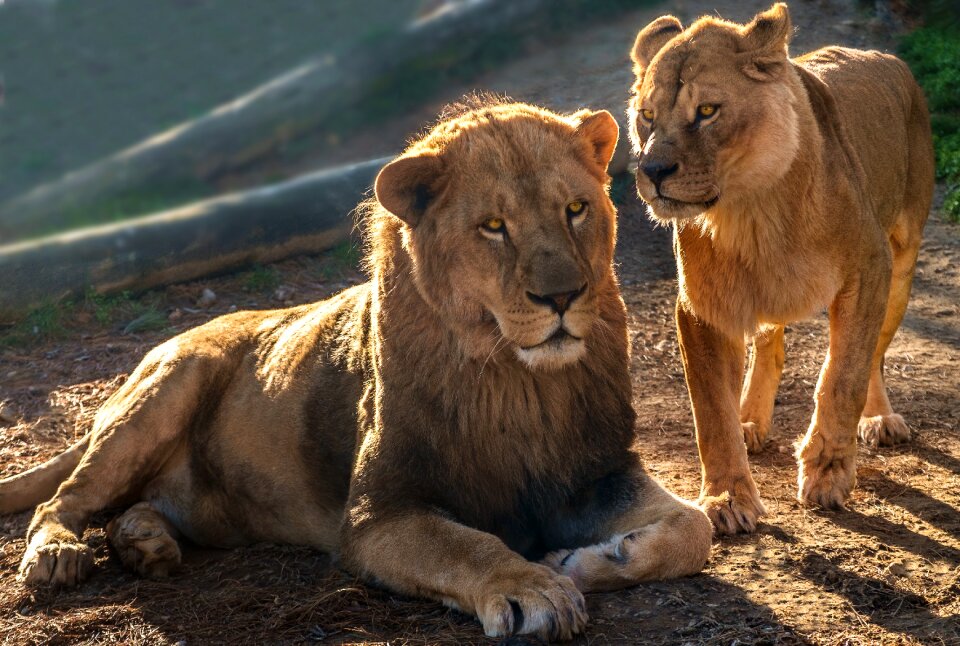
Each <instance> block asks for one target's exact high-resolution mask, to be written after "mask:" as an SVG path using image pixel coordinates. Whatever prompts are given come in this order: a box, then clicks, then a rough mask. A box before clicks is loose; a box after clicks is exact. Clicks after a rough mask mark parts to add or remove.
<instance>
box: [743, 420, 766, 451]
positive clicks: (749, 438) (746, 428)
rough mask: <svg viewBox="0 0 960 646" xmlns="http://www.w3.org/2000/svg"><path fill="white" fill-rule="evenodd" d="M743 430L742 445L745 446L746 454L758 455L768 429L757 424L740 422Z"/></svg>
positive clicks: (761, 449)
mask: <svg viewBox="0 0 960 646" xmlns="http://www.w3.org/2000/svg"><path fill="white" fill-rule="evenodd" d="M740 428H741V429H743V443H744V444H746V445H747V452H748V453H760V452H761V451H763V446H764V444H765V443H766V441H767V434H768V433H769V432H770V427H769V426H767V425H765V424H759V423H757V422H740Z"/></svg>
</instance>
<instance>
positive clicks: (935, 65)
mask: <svg viewBox="0 0 960 646" xmlns="http://www.w3.org/2000/svg"><path fill="white" fill-rule="evenodd" d="M900 55H901V56H902V57H903V59H904V60H905V61H907V63H908V64H909V65H910V68H911V69H912V70H913V74H914V76H916V77H917V81H919V83H920V85H921V86H923V89H924V92H925V93H926V95H927V102H928V103H929V106H930V113H931V114H930V117H931V123H932V126H933V143H934V149H935V151H936V155H937V178H938V179H941V180H943V181H944V182H946V184H947V196H946V199H945V200H944V205H943V210H944V213H945V214H946V216H947V217H948V218H950V219H951V220H953V221H955V222H960V29H957V28H955V27H951V26H947V25H945V24H942V23H938V24H935V25H934V24H931V25H930V26H927V27H923V28H921V29H917V30H916V31H914V32H912V33H910V34H908V35H907V36H906V37H905V38H904V39H903V41H902V42H901V44H900Z"/></svg>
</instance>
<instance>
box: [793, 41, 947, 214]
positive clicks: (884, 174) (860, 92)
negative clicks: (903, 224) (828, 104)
mask: <svg viewBox="0 0 960 646" xmlns="http://www.w3.org/2000/svg"><path fill="white" fill-rule="evenodd" d="M796 62H797V63H798V64H800V65H801V66H802V67H804V68H805V69H807V70H808V71H810V72H812V73H813V74H814V75H816V76H817V77H819V78H820V80H821V81H823V82H824V84H825V85H826V86H827V87H828V88H829V91H830V94H831V95H832V97H833V99H834V102H835V104H836V108H837V113H838V114H839V117H840V120H841V122H842V124H843V129H844V130H845V132H846V135H847V137H848V138H849V141H850V143H851V144H852V147H853V149H854V151H855V153H856V154H857V155H858V156H859V158H860V161H861V163H862V164H863V168H864V172H865V173H866V178H867V191H868V193H869V197H870V199H871V201H872V203H873V205H874V207H875V208H876V210H877V212H878V215H879V217H880V220H881V222H883V223H884V224H885V225H888V224H889V223H890V222H892V220H893V218H895V217H896V214H897V213H899V212H900V210H901V209H902V208H903V203H904V201H905V199H907V197H908V192H909V191H917V190H923V189H924V188H926V187H917V186H909V185H908V184H909V183H910V181H911V180H914V181H915V180H916V177H917V176H918V175H919V176H929V181H928V182H927V181H925V182H924V183H928V184H929V187H932V185H933V170H932V163H933V161H932V160H933V148H932V142H931V135H930V117H929V113H928V111H927V107H926V101H925V100H924V98H923V92H922V90H921V89H920V87H919V86H918V85H917V82H916V80H914V78H913V75H912V74H911V73H910V69H909V68H908V67H907V65H906V63H904V62H903V61H902V60H900V59H899V58H897V57H896V56H892V55H890V54H884V53H881V52H877V51H863V50H857V49H850V48H846V47H826V48H823V49H819V50H816V51H814V52H811V53H809V54H806V55H804V56H802V57H800V58H798V59H797V60H796ZM818 116H820V115H818ZM823 125H824V124H821V126H823ZM827 125H829V124H827ZM927 151H929V153H928V154H929V164H930V168H929V172H927V170H926V169H924V172H922V173H917V169H916V168H913V169H911V165H914V166H916V165H917V164H920V165H923V164H924V159H923V158H924V155H926V154H927Z"/></svg>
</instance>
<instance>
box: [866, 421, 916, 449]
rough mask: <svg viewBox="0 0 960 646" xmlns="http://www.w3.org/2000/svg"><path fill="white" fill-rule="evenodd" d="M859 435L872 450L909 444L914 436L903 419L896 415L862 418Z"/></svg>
mask: <svg viewBox="0 0 960 646" xmlns="http://www.w3.org/2000/svg"><path fill="white" fill-rule="evenodd" d="M857 434H858V435H859V436H860V440H861V441H862V442H863V443H864V444H866V445H867V446H869V447H871V448H876V447H877V446H893V445H894V444H902V443H903V442H909V441H910V437H911V435H912V433H911V432H910V427H909V426H907V423H906V422H905V421H904V420H903V417H901V416H900V415H897V414H896V413H893V414H890V415H874V416H872V417H861V418H860V424H859V425H858V426H857Z"/></svg>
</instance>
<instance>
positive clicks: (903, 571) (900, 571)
mask: <svg viewBox="0 0 960 646" xmlns="http://www.w3.org/2000/svg"><path fill="white" fill-rule="evenodd" d="M886 573H887V574H889V575H891V576H895V577H897V578H903V577H905V576H907V575H908V574H910V573H909V572H908V571H907V566H906V565H905V564H904V562H903V561H894V562H893V563H891V564H890V565H888V566H887V569H886Z"/></svg>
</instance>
